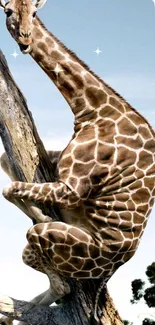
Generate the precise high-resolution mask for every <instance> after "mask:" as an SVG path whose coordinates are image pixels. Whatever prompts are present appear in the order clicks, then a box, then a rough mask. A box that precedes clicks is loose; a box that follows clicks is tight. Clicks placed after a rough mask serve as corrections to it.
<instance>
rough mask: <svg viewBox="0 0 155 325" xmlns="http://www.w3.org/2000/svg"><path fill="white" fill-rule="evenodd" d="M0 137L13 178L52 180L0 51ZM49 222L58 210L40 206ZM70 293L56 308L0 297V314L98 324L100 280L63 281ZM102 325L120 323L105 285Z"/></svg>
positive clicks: (55, 323)
mask: <svg viewBox="0 0 155 325" xmlns="http://www.w3.org/2000/svg"><path fill="white" fill-rule="evenodd" d="M0 136H1V138H2V141H3V145H4V148H5V150H6V153H7V156H8V159H9V160H10V162H11V165H12V169H13V172H14V175H15V178H16V179H17V180H20V181H26V182H39V183H42V182H51V181H54V176H53V172H52V165H51V163H50V160H49V157H48V155H47V153H46V151H45V149H44V146H43V143H42V141H41V140H40V138H39V135H38V133H37V130H36V127H35V124H34V121H33V118H32V115H31V113H30V111H29V110H28V107H27V104H26V100H25V99H24V97H23V95H22V93H21V92H20V90H19V89H18V87H17V85H16V84H15V82H14V80H13V78H12V76H11V73H10V71H9V69H8V66H7V63H6V60H5V58H4V56H3V54H2V52H0ZM40 208H41V209H42V211H43V212H44V214H46V215H48V216H50V217H51V218H52V220H60V216H59V211H58V208H56V207H54V208H52V207H51V206H46V207H43V206H41V207H40ZM66 281H67V282H68V283H69V285H70V287H71V294H70V295H68V296H66V297H65V298H64V299H63V302H62V303H61V304H60V305H57V306H54V307H53V306H52V307H48V306H44V307H43V306H39V305H38V306H36V305H34V304H32V303H28V302H24V301H20V300H16V299H14V298H9V297H6V296H1V297H0V312H1V313H2V314H5V315H8V316H9V317H11V318H14V319H17V320H22V321H25V322H27V323H29V324H32V325H43V324H44V325H59V324H61V325H63V324H64V325H88V324H99V322H95V320H94V318H93V313H94V304H95V299H96V293H97V291H98V288H99V287H100V285H101V282H102V280H85V281H76V280H73V279H70V280H66ZM98 311H99V313H100V315H101V316H100V323H101V324H102V325H121V324H123V322H122V320H121V318H120V316H119V314H118V312H117V310H116V308H115V307H114V304H113V301H112V299H111V298H110V296H109V294H108V291H107V288H106V286H105V287H104V288H103V291H102V293H101V294H100V297H99V301H98Z"/></svg>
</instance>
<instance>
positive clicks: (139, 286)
mask: <svg viewBox="0 0 155 325" xmlns="http://www.w3.org/2000/svg"><path fill="white" fill-rule="evenodd" d="M144 285H145V282H144V281H142V280H141V279H136V280H134V281H132V283H131V288H132V297H133V298H132V300H131V303H132V304H134V303H137V302H138V301H139V300H140V299H141V298H142V297H143V294H144Z"/></svg>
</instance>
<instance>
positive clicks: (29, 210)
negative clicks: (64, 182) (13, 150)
mask: <svg viewBox="0 0 155 325" xmlns="http://www.w3.org/2000/svg"><path fill="white" fill-rule="evenodd" d="M47 153H48V155H49V158H50V161H51V163H52V167H53V172H54V173H55V174H56V169H57V162H58V159H59V156H60V153H61V151H48V152H47ZM0 166H1V167H2V169H3V170H4V172H5V173H6V174H7V175H8V176H9V177H10V178H11V180H12V181H17V177H16V175H15V173H14V170H13V168H12V166H11V163H10V161H9V159H8V156H7V154H6V153H5V152H4V153H3V154H2V156H1V157H0ZM6 199H7V200H8V201H9V202H11V203H13V204H14V205H16V206H17V207H18V208H19V209H20V210H21V211H22V212H24V213H25V214H26V215H27V216H28V217H29V218H30V219H34V220H36V222H37V223H38V222H47V221H51V218H50V217H48V216H45V215H44V214H43V213H42V211H41V209H39V208H38V207H37V206H36V205H35V203H34V202H31V201H28V200H26V199H22V200H21V199H18V198H14V197H13V196H11V197H6Z"/></svg>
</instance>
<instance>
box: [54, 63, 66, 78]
mask: <svg viewBox="0 0 155 325" xmlns="http://www.w3.org/2000/svg"><path fill="white" fill-rule="evenodd" d="M52 71H54V72H55V73H56V75H57V77H58V74H59V73H60V72H63V71H64V70H63V69H62V68H61V66H60V64H59V63H57V64H56V66H55V68H54V69H53V70H52Z"/></svg>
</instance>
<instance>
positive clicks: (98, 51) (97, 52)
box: [94, 0, 155, 55]
mask: <svg viewBox="0 0 155 325" xmlns="http://www.w3.org/2000/svg"><path fill="white" fill-rule="evenodd" d="M154 1H155V0H154ZM94 52H95V53H96V54H97V55H99V54H100V53H102V51H100V49H99V47H98V48H97V49H96V51H94Z"/></svg>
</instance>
